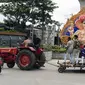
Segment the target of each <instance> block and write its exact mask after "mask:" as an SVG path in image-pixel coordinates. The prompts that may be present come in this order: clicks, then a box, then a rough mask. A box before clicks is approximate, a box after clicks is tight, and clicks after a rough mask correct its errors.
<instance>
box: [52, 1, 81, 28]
mask: <svg viewBox="0 0 85 85" xmlns="http://www.w3.org/2000/svg"><path fill="white" fill-rule="evenodd" d="M52 1H53V2H55V3H57V5H58V6H59V8H56V9H55V10H54V12H53V17H52V18H53V19H54V20H57V21H59V22H60V23H63V24H62V26H63V25H64V24H65V22H66V21H67V19H68V18H70V17H71V16H72V14H73V15H74V14H76V13H78V12H79V11H80V3H79V1H78V0H52ZM62 26H61V27H62Z"/></svg>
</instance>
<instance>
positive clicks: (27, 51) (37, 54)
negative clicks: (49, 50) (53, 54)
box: [0, 46, 45, 70]
mask: <svg viewBox="0 0 85 85" xmlns="http://www.w3.org/2000/svg"><path fill="white" fill-rule="evenodd" d="M0 57H1V58H2V61H3V62H4V63H7V66H8V67H9V68H13V67H14V65H15V63H16V64H17V66H18V67H19V68H20V69H21V70H30V69H32V68H38V69H39V68H40V67H42V66H44V64H45V55H44V53H43V49H42V48H39V47H38V48H37V49H36V48H34V47H24V46H20V47H18V48H17V47H10V48H0Z"/></svg>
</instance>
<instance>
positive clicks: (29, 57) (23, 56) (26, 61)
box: [16, 50, 36, 70]
mask: <svg viewBox="0 0 85 85" xmlns="http://www.w3.org/2000/svg"><path fill="white" fill-rule="evenodd" d="M35 60H36V59H35V55H34V54H33V53H32V52H31V51H29V50H21V51H20V52H19V53H18V55H17V57H16V63H17V66H18V67H19V68H20V69H21V70H30V69H32V67H33V66H34V64H35Z"/></svg>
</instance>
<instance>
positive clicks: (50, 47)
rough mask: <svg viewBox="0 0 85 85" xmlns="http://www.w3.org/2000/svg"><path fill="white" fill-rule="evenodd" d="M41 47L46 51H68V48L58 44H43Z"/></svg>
mask: <svg viewBox="0 0 85 85" xmlns="http://www.w3.org/2000/svg"><path fill="white" fill-rule="evenodd" d="M41 47H42V48H43V49H44V51H53V52H60V53H63V52H66V48H63V47H60V46H58V45H54V46H51V45H41Z"/></svg>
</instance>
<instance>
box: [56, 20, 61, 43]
mask: <svg viewBox="0 0 85 85" xmlns="http://www.w3.org/2000/svg"><path fill="white" fill-rule="evenodd" d="M55 24H56V25H57V26H58V30H57V37H58V45H60V43H59V39H60V37H59V33H60V31H59V30H60V26H61V25H62V24H63V23H60V22H59V21H57V22H56V23H55Z"/></svg>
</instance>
